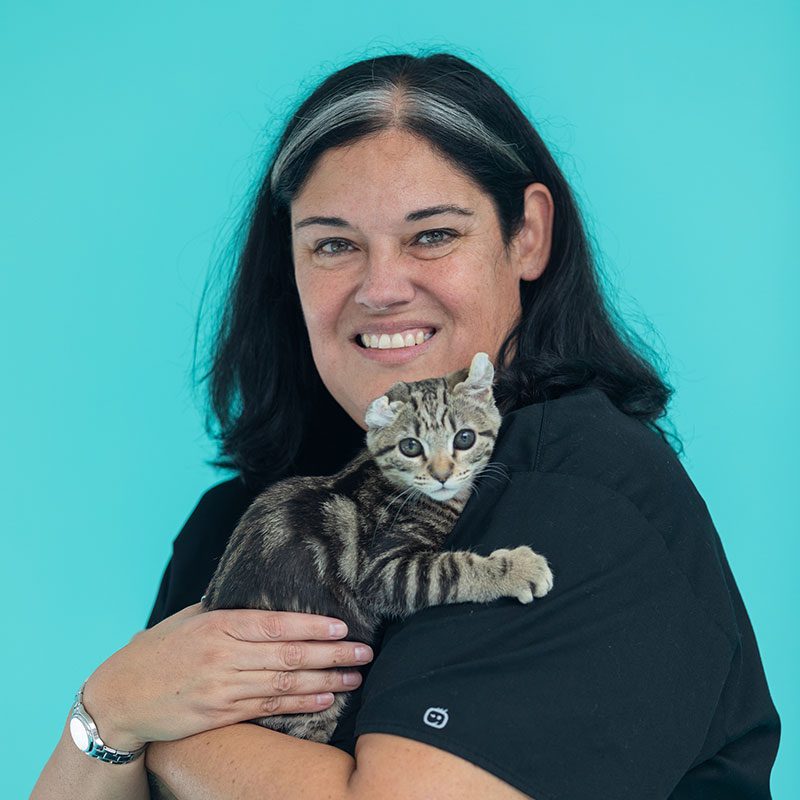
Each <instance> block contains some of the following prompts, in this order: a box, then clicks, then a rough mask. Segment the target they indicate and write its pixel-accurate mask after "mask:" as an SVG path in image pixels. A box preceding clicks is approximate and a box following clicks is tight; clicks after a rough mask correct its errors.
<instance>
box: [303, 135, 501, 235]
mask: <svg viewBox="0 0 800 800" xmlns="http://www.w3.org/2000/svg"><path fill="white" fill-rule="evenodd" d="M490 203H491V201H490V198H489V197H488V196H486V195H485V193H484V192H483V191H482V190H481V189H480V187H478V185H477V184H475V183H474V182H473V181H472V180H471V179H470V178H469V177H467V176H466V175H465V174H464V173H463V172H462V171H461V170H459V169H458V168H457V167H456V166H455V165H454V164H453V163H452V162H451V161H450V160H448V159H446V158H444V157H442V156H441V155H440V154H438V153H437V152H436V151H435V150H434V149H433V148H432V147H431V146H430V145H429V144H428V142H427V141H426V140H424V139H421V138H419V137H417V136H412V135H411V134H408V133H406V132H404V131H385V132H382V133H381V134H380V135H377V136H376V135H373V136H370V137H366V138H363V139H359V140H358V141H356V142H353V143H351V144H348V145H345V146H341V147H336V148H331V149H330V150H327V151H325V152H324V153H323V154H322V155H321V156H320V158H319V159H318V161H317V163H316V164H315V165H314V167H313V168H312V170H311V172H310V174H309V176H308V178H307V179H306V181H305V182H304V184H303V187H302V189H301V191H300V192H299V193H298V195H297V196H296V197H295V198H294V200H293V201H292V203H291V204H290V205H291V216H292V224H293V225H297V223H298V222H300V221H303V220H304V219H305V218H307V217H309V216H319V217H329V218H340V219H344V220H349V217H348V216H347V215H348V214H350V215H351V216H353V215H356V216H360V215H363V214H364V213H369V215H370V216H374V215H375V213H376V212H378V211H381V212H385V213H386V214H387V216H388V217H389V218H391V220H392V222H395V223H397V222H409V223H411V222H416V221H417V220H419V219H422V218H424V217H425V216H431V214H425V213H423V212H425V211H427V210H430V209H432V208H442V209H445V208H447V207H451V208H452V209H456V210H455V211H454V212H453V213H456V214H459V215H460V216H464V217H466V216H474V215H479V214H480V213H481V212H482V211H483V210H485V208H486V206H488V205H490ZM457 209H462V210H466V211H467V212H468V213H467V214H461V213H460V212H459V211H458V210H457Z"/></svg>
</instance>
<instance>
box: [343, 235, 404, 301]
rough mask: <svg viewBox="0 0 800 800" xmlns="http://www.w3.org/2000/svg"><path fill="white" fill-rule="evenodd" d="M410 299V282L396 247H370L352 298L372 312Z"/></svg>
mask: <svg viewBox="0 0 800 800" xmlns="http://www.w3.org/2000/svg"><path fill="white" fill-rule="evenodd" d="M413 299H414V284H413V283H412V281H411V279H410V277H409V275H408V271H407V270H406V269H405V268H404V266H403V259H402V256H401V255H400V254H399V253H397V251H396V250H390V249H389V248H386V249H385V250H375V249H373V250H371V251H370V253H369V254H368V256H367V259H366V263H365V266H364V270H363V272H362V275H361V283H360V285H359V287H358V290H357V291H356V295H355V300H356V302H357V303H359V304H360V305H363V306H366V307H367V308H369V309H371V310H373V311H383V310H385V309H387V308H389V307H390V306H393V305H397V304H398V303H408V302H410V301H411V300H413Z"/></svg>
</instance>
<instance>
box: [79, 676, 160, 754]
mask: <svg viewBox="0 0 800 800" xmlns="http://www.w3.org/2000/svg"><path fill="white" fill-rule="evenodd" d="M84 686H86V681H84V682H83V686H81V688H80V689H79V690H78V693H77V694H76V695H75V702H74V704H73V706H72V712H71V713H70V734H71V735H72V740H73V741H74V742H75V745H76V747H77V748H78V749H79V750H80V751H81V752H82V753H86V755H87V756H89V757H91V758H96V759H98V761H104V762H105V763H107V764H129V763H130V762H131V761H135V760H136V759H137V758H139V756H140V755H142V753H144V751H145V750H146V749H147V745H146V744H145V745H142V747H140V748H139V749H138V750H116V749H115V748H113V747H109V746H108V745H106V744H105V742H103V740H102V739H101V738H100V734H99V733H98V731H97V725H96V724H95V721H94V720H93V719H92V717H91V716H90V715H89V712H88V711H87V710H86V709H85V708H84V706H83V688H84ZM73 723H76V724H78V725H80V726H81V727H82V729H83V732H84V733H85V736H86V737H87V740H88V742H87V743H86V746H85V747H84V746H81V744H80V743H79V742H78V739H76V735H75V733H74V732H73Z"/></svg>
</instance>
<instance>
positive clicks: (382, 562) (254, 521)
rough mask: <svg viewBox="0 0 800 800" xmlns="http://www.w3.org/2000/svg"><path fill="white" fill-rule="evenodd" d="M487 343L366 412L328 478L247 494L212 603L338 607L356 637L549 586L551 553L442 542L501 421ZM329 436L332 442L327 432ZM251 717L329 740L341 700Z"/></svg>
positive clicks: (367, 638) (529, 595) (525, 596)
mask: <svg viewBox="0 0 800 800" xmlns="http://www.w3.org/2000/svg"><path fill="white" fill-rule="evenodd" d="M493 377H494V370H493V368H492V364H491V362H490V361H489V358H488V356H487V355H486V353H478V354H477V355H476V356H475V357H474V358H473V359H472V364H471V366H470V367H469V369H468V370H467V369H463V370H460V371H458V372H454V373H451V374H450V375H447V376H445V377H443V378H435V379H434V378H432V379H426V380H421V381H417V382H415V383H402V382H401V383H396V384H395V385H394V386H392V387H391V389H389V391H388V392H387V393H386V394H385V395H383V396H382V397H379V398H378V399H377V400H374V401H373V402H372V403H371V404H370V406H369V408H368V410H367V413H366V417H365V421H366V423H367V426H368V430H367V436H366V442H367V447H366V449H365V450H363V451H362V452H361V453H359V455H357V456H356V457H355V458H354V459H353V460H352V461H351V462H350V463H349V464H347V465H346V466H345V467H344V468H343V469H342V470H341V471H340V472H339V473H337V474H336V475H333V476H330V477H314V478H308V477H292V478H288V479H286V480H283V481H280V482H278V483H275V484H273V485H272V486H270V487H269V488H267V489H266V490H265V491H264V492H262V493H261V494H260V495H259V496H258V497H256V499H255V500H254V501H253V503H252V504H251V506H250V507H249V508H248V509H247V511H246V512H245V513H244V515H243V516H242V518H241V520H240V522H239V524H238V525H237V527H236V529H235V530H234V532H233V534H232V536H231V539H230V541H229V543H228V546H227V548H226V550H225V552H224V553H223V555H222V558H221V559H220V562H219V564H218V566H217V570H216V572H215V573H214V576H213V578H212V579H211V583H210V584H209V586H208V589H207V591H206V595H205V598H204V601H203V608H204V609H205V610H212V609H218V608H260V609H273V610H281V611H301V612H306V613H312V614H322V615H325V616H330V617H336V618H338V619H341V620H343V621H344V622H346V623H347V627H348V639H349V640H350V641H360V642H366V643H367V644H370V645H373V644H375V642H374V639H375V633H376V631H377V629H378V626H379V623H380V622H381V621H382V620H383V619H384V618H386V617H394V618H402V617H405V616H407V615H409V614H411V613H413V612H414V611H417V610H419V609H422V608H425V607H427V606H430V605H437V604H441V603H461V602H468V601H475V602H485V601H490V600H495V599H497V598H500V597H516V598H517V599H518V600H519V601H520V602H522V603H530V602H531V601H532V600H533V598H534V597H542V596H544V595H545V594H547V592H548V591H549V590H550V589H551V587H552V585H553V577H552V574H551V572H550V569H549V567H548V564H547V560H546V559H545V558H544V557H543V556H541V555H538V554H537V553H535V552H534V551H533V550H531V549H530V548H529V547H525V546H522V547H516V548H515V549H513V550H505V549H504V550H495V551H494V552H493V553H492V554H491V555H489V556H488V557H483V556H479V555H475V554H473V553H470V552H468V551H461V552H449V551H441V550H440V548H441V545H442V543H443V541H444V539H445V537H446V536H447V534H448V533H450V531H451V530H452V528H453V525H454V524H455V522H456V520H457V519H458V516H459V514H460V513H461V510H462V509H463V508H464V506H465V504H466V502H467V498H468V497H469V494H470V491H471V487H472V483H473V481H474V479H475V478H476V477H477V476H478V474H480V472H481V470H482V469H483V468H484V467H486V465H487V464H488V462H489V458H490V456H491V453H492V448H493V447H494V442H495V439H496V438H497V432H498V430H499V428H500V413H499V412H498V410H497V407H496V406H495V403H494V398H493V396H492V380H493ZM322 444H323V446H324V443H322ZM347 697H348V695H347V693H344V692H342V693H336V694H334V702H333V705H331V706H330V707H329V708H327V709H325V710H324V711H319V712H314V713H304V714H281V715H275V716H270V717H263V718H259V719H255V720H252V721H253V722H257V723H258V724H259V725H263V726H264V727H265V728H271V729H273V730H277V731H281V732H283V733H288V734H291V735H293V736H298V737H300V738H304V739H310V740H312V741H317V742H328V741H329V740H330V738H331V736H332V734H333V731H334V729H335V727H336V723H337V720H338V718H339V716H340V714H341V712H342V710H343V709H344V707H345V704H346V702H347Z"/></svg>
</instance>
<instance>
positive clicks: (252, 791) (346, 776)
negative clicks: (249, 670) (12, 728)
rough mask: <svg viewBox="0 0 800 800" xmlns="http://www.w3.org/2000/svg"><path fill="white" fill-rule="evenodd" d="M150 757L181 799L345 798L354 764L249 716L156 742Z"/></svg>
mask: <svg viewBox="0 0 800 800" xmlns="http://www.w3.org/2000/svg"><path fill="white" fill-rule="evenodd" d="M78 755H80V753H79V754H78ZM146 758H147V768H148V769H150V770H151V771H152V772H155V773H156V774H157V775H158V776H159V778H161V780H162V781H164V783H165V784H167V786H169V788H170V789H171V790H172V792H173V793H174V794H175V796H176V798H178V800H198V798H206V797H213V798H218V799H219V800H234V798H235V800H250V798H253V800H256V798H257V799H258V800H295V798H297V800H300V798H303V800H306V798H309V797H325V798H330V800H344V798H345V797H346V795H347V788H348V784H349V781H350V776H351V775H352V773H353V771H354V769H355V760H354V759H353V758H352V757H351V756H349V755H348V754H347V753H345V752H343V751H341V750H339V749H338V748H336V747H333V746H331V745H327V744H318V743H316V742H309V741H306V740H304V739H297V738H295V737H292V736H287V735H286V734H283V733H277V732H276V731H272V730H269V729H267V728H262V727H260V726H258V725H254V724H252V723H247V722H242V723H238V724H236V725H229V726H227V727H225V728H218V729H216V730H212V731H205V732H204V733H198V734H196V735H194V736H189V737H187V738H185V739H179V740H177V741H173V742H154V743H152V744H151V745H150V746H149V748H148V751H147V753H146Z"/></svg>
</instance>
